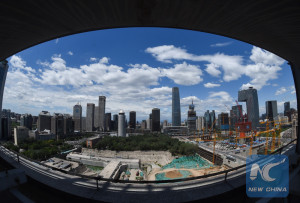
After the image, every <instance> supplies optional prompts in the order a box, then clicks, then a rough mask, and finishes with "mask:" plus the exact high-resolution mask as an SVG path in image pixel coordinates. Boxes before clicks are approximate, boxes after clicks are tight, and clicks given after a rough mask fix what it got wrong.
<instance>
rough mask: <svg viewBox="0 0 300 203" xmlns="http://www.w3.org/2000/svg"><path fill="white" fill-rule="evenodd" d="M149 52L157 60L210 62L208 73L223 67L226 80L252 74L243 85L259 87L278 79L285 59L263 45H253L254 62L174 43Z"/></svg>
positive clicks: (150, 49)
mask: <svg viewBox="0 0 300 203" xmlns="http://www.w3.org/2000/svg"><path fill="white" fill-rule="evenodd" d="M145 51H146V53H150V54H151V55H152V56H153V57H155V58H156V60H158V61H161V62H164V63H172V61H173V60H191V61H198V62H209V63H210V64H208V65H206V66H207V68H206V69H205V70H206V72H207V73H209V74H210V75H212V76H215V77H218V76H219V75H220V74H221V71H220V69H222V70H223V80H224V81H225V82H230V81H232V80H237V79H239V78H240V77H241V76H243V75H246V76H248V77H250V79H251V80H250V81H249V82H248V83H246V84H243V85H242V88H244V87H245V86H248V85H249V84H251V86H253V87H254V88H256V89H258V90H260V89H261V88H262V87H263V86H265V85H267V84H268V81H269V80H273V79H277V78H278V72H279V71H280V70H281V67H280V66H281V65H282V64H283V63H284V60H283V59H281V58H280V57H278V56H276V55H274V54H272V53H270V52H268V51H265V50H263V49H260V48H258V47H253V49H252V51H251V56H250V59H251V61H252V62H253V64H246V65H245V64H244V60H243V57H242V56H236V55H235V56H230V55H225V54H222V53H216V54H213V55H194V54H191V53H188V52H187V50H186V49H183V48H180V47H175V46H173V45H163V46H157V47H149V48H147V49H146V50H145Z"/></svg>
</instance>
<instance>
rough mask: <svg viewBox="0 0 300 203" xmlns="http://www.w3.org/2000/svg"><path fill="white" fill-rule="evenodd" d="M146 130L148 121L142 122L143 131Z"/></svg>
mask: <svg viewBox="0 0 300 203" xmlns="http://www.w3.org/2000/svg"><path fill="white" fill-rule="evenodd" d="M146 128H147V122H146V120H142V123H141V129H143V130H145V129H146Z"/></svg>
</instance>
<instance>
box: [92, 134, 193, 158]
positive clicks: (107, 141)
mask: <svg viewBox="0 0 300 203" xmlns="http://www.w3.org/2000/svg"><path fill="white" fill-rule="evenodd" d="M95 148H97V149H99V150H115V151H136V150H141V151H146V150H156V151H159V150H162V151H170V152H171V153H172V155H193V154H195V153H196V152H197V149H198V147H197V145H195V144H191V143H185V142H181V141H179V140H178V139H174V138H171V137H170V136H167V135H164V134H145V135H135V136H129V137H110V136H104V137H103V138H102V139H101V140H100V141H99V142H98V143H97V144H96V146H95Z"/></svg>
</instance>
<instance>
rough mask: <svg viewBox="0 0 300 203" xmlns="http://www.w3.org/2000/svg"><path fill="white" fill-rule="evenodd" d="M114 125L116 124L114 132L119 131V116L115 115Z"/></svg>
mask: <svg viewBox="0 0 300 203" xmlns="http://www.w3.org/2000/svg"><path fill="white" fill-rule="evenodd" d="M113 123H114V127H113V130H115V131H117V130H118V114H114V115H113Z"/></svg>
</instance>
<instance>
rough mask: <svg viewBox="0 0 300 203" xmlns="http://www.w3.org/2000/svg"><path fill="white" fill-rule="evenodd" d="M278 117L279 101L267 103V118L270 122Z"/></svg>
mask: <svg viewBox="0 0 300 203" xmlns="http://www.w3.org/2000/svg"><path fill="white" fill-rule="evenodd" d="M277 115H278V112H277V101H266V116H267V118H268V119H269V120H270V121H273V120H274V118H275V117H276V116H277Z"/></svg>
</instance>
